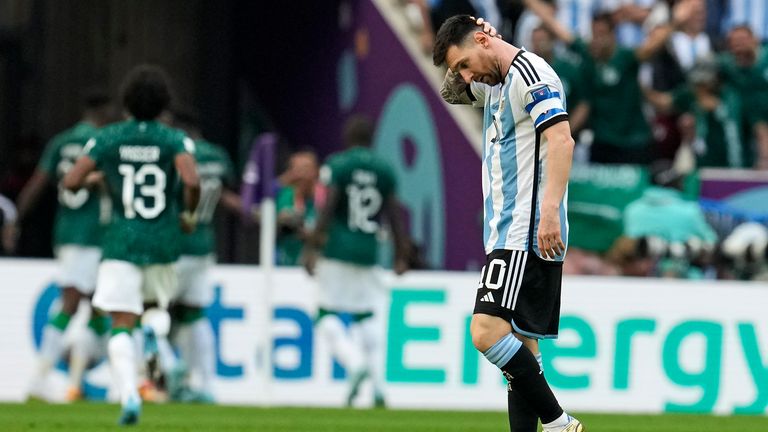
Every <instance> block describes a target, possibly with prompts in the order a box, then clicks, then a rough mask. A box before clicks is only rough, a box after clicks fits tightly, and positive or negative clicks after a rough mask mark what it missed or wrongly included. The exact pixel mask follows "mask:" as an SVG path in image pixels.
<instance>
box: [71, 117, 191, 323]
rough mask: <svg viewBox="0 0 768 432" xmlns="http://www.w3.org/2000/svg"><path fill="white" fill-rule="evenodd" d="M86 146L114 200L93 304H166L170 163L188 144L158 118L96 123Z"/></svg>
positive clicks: (173, 186)
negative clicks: (94, 133) (95, 131)
mask: <svg viewBox="0 0 768 432" xmlns="http://www.w3.org/2000/svg"><path fill="white" fill-rule="evenodd" d="M84 151H85V154H86V155H88V156H89V157H90V158H91V159H93V160H94V161H95V162H96V166H97V168H98V169H99V170H101V171H102V172H104V176H105V179H106V182H107V187H108V190H109V195H110V197H111V198H112V221H111V223H110V225H109V227H108V228H107V230H106V232H105V234H104V241H103V253H104V261H103V262H102V264H101V266H100V268H99V277H98V284H97V288H96V294H95V296H94V298H93V304H94V305H95V306H96V307H98V308H100V309H102V310H105V311H109V312H112V311H117V312H133V313H136V314H140V313H141V312H142V311H143V307H142V303H143V302H144V301H153V300H157V301H158V302H159V303H161V306H164V305H165V304H167V302H168V301H169V300H170V298H171V296H172V295H173V294H174V292H175V290H176V287H177V279H176V272H175V270H174V268H173V263H174V262H175V261H176V260H177V259H178V258H179V254H180V252H181V250H180V249H181V248H180V246H181V235H182V232H181V228H180V226H179V213H180V207H181V203H180V200H179V199H177V190H178V183H179V178H178V173H177V172H176V169H175V165H174V162H175V158H176V156H177V155H179V154H180V153H184V152H194V143H193V142H192V140H190V139H189V138H187V137H186V136H185V135H184V133H183V132H181V131H178V130H175V129H171V128H169V127H167V126H164V125H162V124H160V123H158V122H156V121H137V120H128V121H125V122H122V123H118V124H115V125H112V126H108V127H106V128H104V129H102V130H101V131H100V132H99V134H98V135H97V136H96V137H95V138H93V139H92V140H90V141H89V142H88V144H87V145H86V147H85V149H84ZM164 303H165V304H164Z"/></svg>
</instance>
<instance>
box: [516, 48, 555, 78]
mask: <svg viewBox="0 0 768 432" xmlns="http://www.w3.org/2000/svg"><path fill="white" fill-rule="evenodd" d="M512 67H513V68H514V69H515V71H516V72H517V73H516V74H515V78H514V79H516V81H515V82H516V83H517V85H518V86H524V87H534V86H536V85H537V84H543V83H549V82H552V81H553V80H557V74H556V73H555V71H554V69H552V66H550V64H549V63H547V61H546V60H544V59H543V58H541V57H539V56H538V55H536V54H534V53H532V52H529V51H525V50H520V51H519V52H518V53H517V55H516V56H515V58H514V59H513V60H512Z"/></svg>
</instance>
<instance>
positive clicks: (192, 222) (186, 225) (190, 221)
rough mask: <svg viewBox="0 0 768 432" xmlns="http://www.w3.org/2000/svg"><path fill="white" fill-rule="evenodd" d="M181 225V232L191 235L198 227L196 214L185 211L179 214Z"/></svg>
mask: <svg viewBox="0 0 768 432" xmlns="http://www.w3.org/2000/svg"><path fill="white" fill-rule="evenodd" d="M179 225H180V226H181V230H182V231H184V232H185V233H187V234H189V233H192V232H194V231H195V227H197V215H195V213H193V212H191V211H189V210H185V211H183V212H181V214H179Z"/></svg>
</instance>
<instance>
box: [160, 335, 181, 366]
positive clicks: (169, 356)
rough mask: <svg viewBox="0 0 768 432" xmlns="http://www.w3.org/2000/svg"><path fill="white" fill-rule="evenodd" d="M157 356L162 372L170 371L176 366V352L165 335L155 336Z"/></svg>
mask: <svg viewBox="0 0 768 432" xmlns="http://www.w3.org/2000/svg"><path fill="white" fill-rule="evenodd" d="M157 356H158V359H159V360H160V368H161V369H162V371H163V372H165V373H170V372H171V371H173V369H174V368H175V367H176V354H175V353H174V352H173V348H171V344H170V343H169V342H168V339H167V338H166V337H159V336H158V337H157Z"/></svg>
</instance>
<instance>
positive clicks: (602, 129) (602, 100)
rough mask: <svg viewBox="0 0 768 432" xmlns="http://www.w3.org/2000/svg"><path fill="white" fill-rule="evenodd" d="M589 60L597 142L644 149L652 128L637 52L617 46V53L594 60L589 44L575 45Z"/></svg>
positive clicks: (587, 72) (587, 74)
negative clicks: (639, 71)
mask: <svg viewBox="0 0 768 432" xmlns="http://www.w3.org/2000/svg"><path fill="white" fill-rule="evenodd" d="M572 49H573V50H574V51H575V52H577V53H578V54H579V55H581V57H582V58H583V59H584V61H585V62H586V64H585V69H584V71H585V77H586V80H585V81H586V84H587V88H586V91H587V92H588V94H587V95H586V96H585V97H586V98H587V99H588V100H589V102H590V105H591V113H590V121H591V123H592V129H593V130H594V132H595V142H598V143H604V144H609V145H613V146H617V147H625V148H641V147H645V146H647V145H649V143H650V142H651V138H652V137H651V129H650V127H649V126H648V123H647V122H646V121H645V116H644V115H643V96H642V91H641V90H640V84H639V83H638V81H637V74H638V70H639V69H640V62H639V61H638V59H637V56H636V55H635V51H634V50H631V49H628V48H622V47H617V48H616V51H615V52H614V53H613V56H612V57H611V58H610V59H608V60H607V61H604V62H601V61H598V60H596V59H594V58H593V57H592V56H591V54H590V52H589V49H588V48H587V46H586V44H584V42H582V41H577V42H575V43H574V44H573V45H572Z"/></svg>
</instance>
